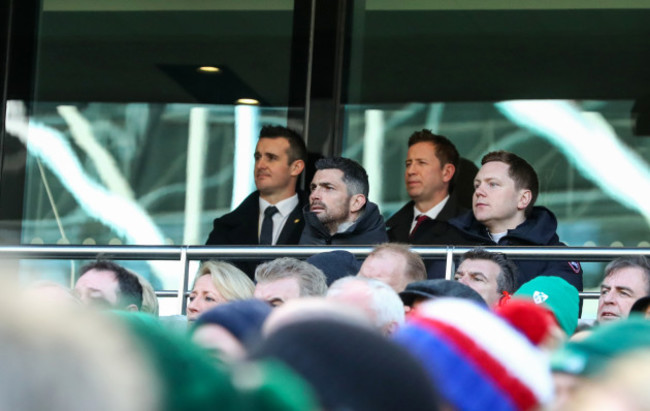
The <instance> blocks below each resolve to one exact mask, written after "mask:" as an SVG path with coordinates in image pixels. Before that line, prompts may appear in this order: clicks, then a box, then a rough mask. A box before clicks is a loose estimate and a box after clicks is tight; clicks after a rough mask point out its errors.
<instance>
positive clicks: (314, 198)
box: [309, 168, 352, 231]
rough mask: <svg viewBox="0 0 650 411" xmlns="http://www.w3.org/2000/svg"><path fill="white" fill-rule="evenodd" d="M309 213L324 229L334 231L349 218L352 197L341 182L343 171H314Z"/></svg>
mask: <svg viewBox="0 0 650 411" xmlns="http://www.w3.org/2000/svg"><path fill="white" fill-rule="evenodd" d="M310 187H311V194H310V196H309V211H311V212H312V213H314V214H316V217H318V220H320V222H321V223H323V225H324V226H325V227H328V228H330V229H334V231H336V230H335V229H336V227H338V225H339V224H341V223H343V222H345V221H348V219H349V218H350V202H351V199H352V196H350V195H349V194H348V188H347V186H346V185H345V182H344V181H343V171H341V170H338V169H334V168H332V169H324V170H318V171H316V174H315V175H314V178H313V180H312V182H311V186H310Z"/></svg>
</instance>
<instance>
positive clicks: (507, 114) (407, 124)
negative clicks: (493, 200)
mask: <svg viewBox="0 0 650 411" xmlns="http://www.w3.org/2000/svg"><path fill="white" fill-rule="evenodd" d="M569 3H571V2H569ZM364 4H365V6H364V7H357V9H356V10H355V12H354V16H353V18H352V19H351V20H352V27H351V32H352V36H351V42H350V51H351V52H350V53H349V55H350V58H349V61H348V63H347V67H348V70H349V72H348V78H349V79H350V80H349V87H348V89H347V100H346V105H345V108H344V124H345V126H344V127H345V128H344V133H345V139H344V143H343V146H344V153H343V154H344V156H349V157H352V158H354V159H356V160H358V161H360V162H362V163H363V164H364V166H365V167H366V168H367V170H368V172H369V175H370V179H371V190H370V200H371V201H374V202H377V203H379V205H380V207H381V209H382V212H383V214H384V216H385V217H390V216H391V215H392V213H394V212H395V211H396V210H397V209H399V208H400V207H401V206H402V205H403V204H404V203H406V202H407V201H408V200H409V198H408V195H407V193H406V190H405V188H404V177H403V175H404V160H405V159H406V152H407V139H408V137H409V136H410V135H411V134H412V133H413V132H414V131H417V130H421V129H423V128H427V129H431V130H432V131H434V132H436V133H439V134H442V135H445V136H447V137H449V138H450V139H451V140H452V141H453V142H454V144H455V145H456V147H457V148H458V150H459V152H460V154H461V156H462V157H464V158H466V159H468V160H470V161H471V162H473V163H474V164H476V165H478V164H480V159H481V157H482V156H483V155H484V154H486V153H487V152H489V151H492V150H499V149H503V150H509V151H513V152H515V153H517V154H519V155H521V156H522V157H524V158H525V159H526V160H528V161H529V162H530V163H531V164H532V165H533V166H534V168H535V169H536V170H537V172H538V174H539V177H540V184H541V187H540V188H541V195H540V197H539V199H538V202H537V203H538V204H539V205H544V206H547V207H548V208H550V209H551V210H552V211H553V212H554V213H555V214H556V215H557V217H558V220H559V232H558V234H559V236H560V238H561V239H562V240H563V241H565V242H566V243H568V244H570V245H574V246H583V245H584V246H590V245H591V246H626V247H637V246H639V247H647V246H649V245H650V243H649V241H650V236H649V235H648V228H649V221H650V208H649V207H648V203H647V201H644V198H645V194H644V190H643V189H642V187H647V186H648V185H649V184H650V166H649V165H648V162H649V160H650V139H648V136H649V135H650V129H649V128H648V126H647V124H648V123H647V121H648V116H650V112H649V111H650V110H649V109H648V104H647V100H646V99H647V96H648V95H650V80H648V76H647V74H645V73H647V67H648V64H649V63H650V9H648V8H647V7H644V6H643V5H640V6H639V7H635V6H634V5H635V4H636V3H635V2H626V3H625V5H622V4H620V2H619V3H616V2H604V3H599V5H600V6H599V7H603V9H600V10H597V9H594V8H593V7H592V8H585V7H584V5H583V6H581V7H577V6H578V5H576V4H573V3H571V4H559V3H557V2H544V5H540V4H539V2H537V3H536V5H534V6H532V8H528V6H525V8H519V9H517V7H518V6H517V5H515V6H512V3H511V4H507V2H490V7H489V9H488V8H487V7H485V8H483V6H479V7H481V8H480V9H479V8H477V7H476V4H477V3H476V2H469V1H459V2H454V3H453V5H451V3H449V2H421V1H405V2H400V3H399V4H396V3H395V2H386V1H380V0H374V1H373V0H368V1H366V2H365V3H364ZM582 4H583V3H582ZM639 4H641V3H640V2H639ZM573 6H576V7H573ZM526 8H528V9H526ZM468 190H470V191H471V187H468ZM601 276H602V264H589V265H587V266H586V268H585V286H586V287H595V286H597V285H598V284H599V283H600V280H601Z"/></svg>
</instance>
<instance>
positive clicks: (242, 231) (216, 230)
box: [205, 191, 307, 245]
mask: <svg viewBox="0 0 650 411" xmlns="http://www.w3.org/2000/svg"><path fill="white" fill-rule="evenodd" d="M259 199H260V192H259V191H255V192H253V193H252V194H251V195H249V196H248V197H246V199H245V200H244V201H242V203H241V204H240V205H239V207H237V208H236V209H234V210H233V211H231V212H230V213H228V214H225V215H223V216H221V217H219V218H216V219H215V220H214V222H213V223H212V231H211V232H210V235H209V236H208V240H207V241H206V242H205V244H206V245H258V244H259V239H258V236H257V233H258V231H259V229H258V224H259V215H260V203H259ZM306 201H307V200H306V198H305V195H304V193H303V192H298V205H297V206H296V207H295V208H294V209H293V210H292V211H291V214H289V217H288V218H287V221H286V223H285V224H284V227H283V228H282V231H281V232H280V237H278V242H277V244H278V245H288V244H298V241H300V235H301V234H302V229H303V228H304V227H305V221H304V219H303V215H302V208H303V207H304V206H305V204H306Z"/></svg>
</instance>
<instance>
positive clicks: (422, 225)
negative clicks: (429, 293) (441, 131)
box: [386, 130, 464, 245]
mask: <svg viewBox="0 0 650 411" xmlns="http://www.w3.org/2000/svg"><path fill="white" fill-rule="evenodd" d="M408 146H409V149H408V154H407V156H406V172H405V174H404V180H405V183H406V191H407V192H408V195H409V197H411V201H410V202H409V203H407V204H406V205H405V206H404V207H402V208H401V209H400V210H399V211H398V212H397V213H395V214H394V215H393V216H392V217H391V218H390V219H389V220H388V222H387V223H386V226H387V227H388V238H389V239H390V241H392V242H400V243H409V244H419V245H431V244H436V243H437V241H436V239H435V238H432V237H431V230H430V228H431V227H430V226H432V224H433V222H434V220H438V221H447V220H449V219H450V218H452V217H455V216H456V215H458V214H460V213H461V212H462V211H464V208H463V207H461V206H460V205H459V204H458V199H457V198H456V196H454V195H450V192H451V189H450V186H451V184H452V181H453V178H454V175H455V173H456V170H457V168H458V162H459V155H458V151H457V150H456V147H455V146H454V145H453V143H452V142H451V141H449V140H448V139H447V138H446V137H444V136H440V135H437V134H433V133H432V132H431V131H429V130H421V131H417V132H415V133H413V134H412V135H411V137H409V141H408Z"/></svg>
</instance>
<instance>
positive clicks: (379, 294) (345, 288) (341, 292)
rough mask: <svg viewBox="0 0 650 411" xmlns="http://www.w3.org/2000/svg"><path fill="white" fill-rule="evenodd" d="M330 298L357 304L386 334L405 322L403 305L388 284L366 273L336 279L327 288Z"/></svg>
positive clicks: (345, 303) (354, 305)
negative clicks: (367, 276)
mask: <svg viewBox="0 0 650 411" xmlns="http://www.w3.org/2000/svg"><path fill="white" fill-rule="evenodd" d="M327 299H328V300H330V301H334V302H337V303H341V304H344V305H349V306H353V307H357V308H358V309H360V310H361V311H362V312H364V313H365V314H366V315H367V316H368V318H369V319H370V321H371V322H372V323H373V324H374V325H375V327H376V328H377V329H378V330H379V331H380V332H381V333H382V334H383V335H391V334H393V333H394V332H395V331H397V329H398V328H399V327H400V326H401V325H403V324H404V305H403V304H402V300H400V298H399V296H398V295H397V293H396V292H395V291H394V290H393V289H392V288H391V287H390V286H388V284H385V283H383V282H381V281H378V280H374V279H371V278H365V277H345V278H341V279H339V280H336V281H335V282H334V283H333V284H332V285H331V286H330V288H329V290H328V291H327Z"/></svg>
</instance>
